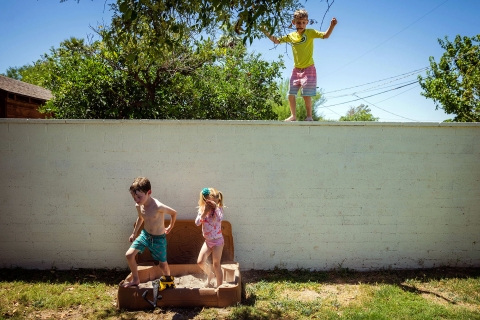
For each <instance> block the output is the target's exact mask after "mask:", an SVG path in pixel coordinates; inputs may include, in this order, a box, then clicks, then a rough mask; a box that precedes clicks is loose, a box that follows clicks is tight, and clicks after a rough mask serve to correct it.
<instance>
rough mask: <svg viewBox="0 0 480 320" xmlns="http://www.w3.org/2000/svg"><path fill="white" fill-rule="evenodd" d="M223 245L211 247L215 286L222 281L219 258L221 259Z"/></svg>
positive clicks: (219, 284)
mask: <svg viewBox="0 0 480 320" xmlns="http://www.w3.org/2000/svg"><path fill="white" fill-rule="evenodd" d="M222 251H223V245H221V246H215V247H213V251H212V262H213V270H215V277H216V278H217V287H219V286H221V285H222V283H223V272H222V266H221V264H220V260H221V259H222Z"/></svg>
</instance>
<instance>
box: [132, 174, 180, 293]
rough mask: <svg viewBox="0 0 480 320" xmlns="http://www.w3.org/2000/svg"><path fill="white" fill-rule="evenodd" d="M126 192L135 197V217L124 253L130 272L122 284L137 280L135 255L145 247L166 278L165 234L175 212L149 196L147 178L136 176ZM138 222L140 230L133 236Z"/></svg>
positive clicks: (150, 189) (168, 229) (172, 221)
mask: <svg viewBox="0 0 480 320" xmlns="http://www.w3.org/2000/svg"><path fill="white" fill-rule="evenodd" d="M130 194H131V195H132V197H133V200H135V203H136V205H135V208H136V209H137V212H138V218H137V222H136V223H135V228H134V229H133V233H132V235H131V236H130V238H129V240H130V242H133V243H132V245H131V246H130V249H128V251H127V253H126V254H125V256H126V258H127V262H128V266H129V267H130V271H131V272H132V281H130V282H127V283H124V284H123V286H124V287H130V286H136V285H138V284H139V283H140V279H139V277H138V268H137V262H136V261H135V256H136V255H137V253H138V252H140V253H142V252H143V251H144V250H145V248H148V249H149V250H150V252H151V253H152V257H153V259H155V260H157V261H159V267H160V269H161V270H162V272H163V275H164V276H165V277H167V278H170V268H169V267H168V263H167V239H166V236H165V235H166V234H167V233H169V232H170V231H171V230H172V228H173V225H174V224H175V221H176V218H177V211H175V210H174V209H172V208H170V207H168V206H166V205H164V204H163V203H161V202H160V201H158V200H157V199H155V198H153V197H152V196H151V194H152V187H151V184H150V181H149V180H148V179H147V178H144V177H138V178H136V179H135V180H134V181H133V183H132V185H131V186H130ZM165 214H169V215H170V216H171V220H170V225H169V226H168V227H166V228H165V223H164V221H165ZM142 221H143V223H144V226H143V228H144V229H143V230H142V232H141V233H140V235H139V236H138V237H137V238H136V239H135V235H136V234H137V233H138V231H139V230H140V226H141V224H142Z"/></svg>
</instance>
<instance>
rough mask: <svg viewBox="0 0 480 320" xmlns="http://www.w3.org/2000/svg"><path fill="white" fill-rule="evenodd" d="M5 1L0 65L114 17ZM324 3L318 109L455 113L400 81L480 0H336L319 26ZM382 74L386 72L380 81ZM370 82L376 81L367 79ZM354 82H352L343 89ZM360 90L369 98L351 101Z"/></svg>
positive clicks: (267, 53)
mask: <svg viewBox="0 0 480 320" xmlns="http://www.w3.org/2000/svg"><path fill="white" fill-rule="evenodd" d="M330 2H332V0H330ZM0 3H1V8H2V10H0V30H3V31H2V34H1V36H0V39H1V43H2V46H0V72H5V70H6V69H7V68H8V67H11V66H22V65H24V64H27V63H32V62H33V61H35V60H37V59H38V58H39V57H40V56H41V55H42V54H43V53H47V52H48V51H49V49H50V48H51V47H52V46H54V47H57V46H58V45H59V43H60V42H61V41H62V40H64V39H67V38H69V37H71V36H75V37H80V38H86V37H87V35H88V34H93V32H92V31H91V29H90V28H89V26H90V25H92V26H96V25H97V22H99V23H103V22H102V21H105V22H107V23H108V22H109V21H110V17H111V12H110V11H109V8H108V6H107V7H105V1H104V0H93V1H91V0H81V1H80V3H77V2H76V1H75V0H69V1H67V2H66V3H60V2H59V0H21V1H19V0H0ZM326 8H327V5H326V2H325V1H320V0H309V1H307V2H306V9H307V10H308V12H309V16H310V18H311V19H315V20H317V21H318V24H314V25H311V26H310V27H312V28H316V29H321V30H322V31H325V30H326V29H327V28H328V25H329V23H330V20H331V18H332V17H336V18H337V20H338V25H337V26H336V28H335V30H334V32H333V33H332V35H331V37H330V38H329V39H326V40H317V42H316V44H315V53H314V60H315V65H316V68H317V74H318V86H319V88H320V89H322V90H323V92H324V93H325V97H326V98H327V102H326V103H325V104H324V106H326V107H327V108H322V109H320V111H321V113H322V114H323V115H324V116H325V117H326V118H327V119H335V120H336V119H338V118H339V117H340V115H345V113H346V111H347V110H348V109H349V108H350V107H352V106H358V105H359V104H361V103H363V104H368V105H369V106H370V108H371V110H372V113H373V115H374V116H376V117H379V118H380V121H387V122H412V121H421V122H441V121H443V120H445V119H448V118H452V116H449V115H447V114H445V113H444V112H443V110H435V105H434V103H433V101H431V100H430V99H425V98H424V97H423V96H421V95H420V92H421V88H420V87H419V86H418V84H413V85H408V86H405V87H403V88H400V89H395V88H397V87H399V86H402V85H405V84H407V83H410V82H413V81H415V80H416V75H417V74H421V75H425V70H421V69H424V68H426V67H428V66H429V60H428V59H429V57H430V56H433V57H434V58H435V60H437V61H438V59H439V58H440V57H441V55H442V54H443V49H441V47H440V45H439V44H438V41H437V39H438V38H442V39H443V38H444V37H445V36H448V38H449V39H450V40H453V39H454V37H455V36H456V35H457V34H460V35H461V36H468V37H472V36H474V35H476V34H480V22H479V20H478V13H479V12H480V1H479V0H335V1H334V3H333V5H332V6H331V8H330V11H329V12H328V13H327V15H326V17H325V21H324V22H323V26H322V27H321V28H320V22H321V20H322V17H323V14H324V12H325V10H326ZM251 50H252V51H255V52H258V53H261V54H262V55H263V56H264V57H265V59H267V60H274V59H276V58H277V57H278V56H279V55H283V56H284V60H285V65H286V68H285V70H284V72H283V76H284V77H285V78H287V77H289V75H290V72H291V69H292V66H293V61H292V60H293V59H292V56H291V51H290V48H289V47H287V46H286V45H280V46H277V47H275V46H274V45H273V43H272V42H270V40H268V39H266V38H264V39H260V40H256V41H255V42H254V43H253V44H252V46H251ZM415 70H421V71H417V72H413V71H415ZM400 75H402V76H400ZM400 78H402V79H400ZM383 79H387V80H384V81H380V80H383ZM367 83H371V84H369V85H365V86H364V84H367ZM350 87H355V88H352V89H347V90H342V89H345V88H350ZM366 89H372V90H370V91H366ZM390 89H392V90H391V91H389V92H387V93H383V94H378V95H375V96H372V97H368V98H367V96H369V95H373V94H376V93H379V92H382V91H386V90H390ZM338 90H340V91H338ZM407 90H408V91H407ZM353 94H356V96H354V95H353ZM338 96H343V97H338ZM359 98H363V99H364V100H358V101H353V102H348V101H350V100H354V99H359ZM387 99H388V100H387ZM342 103H343V104H342ZM382 109H383V110H382Z"/></svg>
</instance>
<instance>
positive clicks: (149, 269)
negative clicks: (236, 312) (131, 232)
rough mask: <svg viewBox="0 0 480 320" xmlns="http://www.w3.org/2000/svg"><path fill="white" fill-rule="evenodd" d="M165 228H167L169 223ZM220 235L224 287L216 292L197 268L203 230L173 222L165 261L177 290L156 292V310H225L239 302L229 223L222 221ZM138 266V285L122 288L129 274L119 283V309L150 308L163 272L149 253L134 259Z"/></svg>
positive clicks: (189, 223) (188, 223)
mask: <svg viewBox="0 0 480 320" xmlns="http://www.w3.org/2000/svg"><path fill="white" fill-rule="evenodd" d="M166 224H167V225H168V221H167V222H166ZM222 232H223V236H224V238H225V245H224V247H223V253H222V260H221V266H222V271H223V285H222V286H220V287H219V288H218V289H215V288H209V287H206V285H205V282H206V281H205V280H206V275H205V274H204V273H203V271H202V270H201V269H200V267H199V266H198V265H197V257H198V253H199V252H200V248H201V246H202V244H203V242H204V239H203V236H202V228H201V227H197V226H196V225H195V221H194V220H177V221H176V223H175V226H174V228H173V229H172V231H171V232H170V233H169V234H167V243H168V248H167V261H168V264H169V267H170V272H171V275H172V276H174V277H175V280H174V282H175V286H176V287H175V288H174V289H171V288H169V289H165V290H162V291H160V292H158V300H157V303H156V306H159V307H160V306H168V307H203V306H204V307H227V306H230V305H234V304H236V303H238V302H240V300H241V290H242V288H241V275H240V266H239V264H238V263H237V262H235V261H234V248H233V236H232V226H231V224H230V223H229V222H228V221H222ZM137 264H138V266H139V267H138V273H139V277H140V284H139V285H138V286H133V287H128V288H124V287H122V286H121V285H122V284H123V282H124V281H129V280H130V278H131V274H129V275H128V276H127V278H126V279H125V280H123V281H122V282H120V284H119V287H118V294H117V307H118V308H119V309H128V310H143V309H149V308H150V309H151V308H153V306H152V305H151V303H152V302H153V301H154V289H153V288H154V284H155V280H156V279H158V278H160V277H161V276H162V272H161V270H160V268H159V267H158V266H157V265H155V262H154V261H153V259H152V257H151V255H150V252H149V251H148V249H146V250H145V251H144V252H143V253H142V254H139V255H137ZM214 282H215V281H214ZM145 292H147V293H145ZM146 299H148V300H149V301H150V303H149V302H148V301H147V300H146Z"/></svg>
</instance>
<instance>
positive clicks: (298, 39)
mask: <svg viewBox="0 0 480 320" xmlns="http://www.w3.org/2000/svg"><path fill="white" fill-rule="evenodd" d="M324 35H325V33H324V32H321V31H317V30H315V29H305V31H304V32H303V34H302V35H300V34H298V32H297V31H294V32H292V33H290V34H288V35H286V36H283V37H281V38H280V39H278V40H279V41H280V43H285V42H288V43H291V44H292V51H293V62H294V65H295V68H301V69H303V68H306V67H309V66H311V65H313V40H314V39H315V38H320V39H323V36H324Z"/></svg>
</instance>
